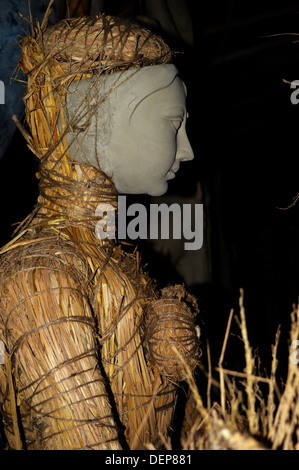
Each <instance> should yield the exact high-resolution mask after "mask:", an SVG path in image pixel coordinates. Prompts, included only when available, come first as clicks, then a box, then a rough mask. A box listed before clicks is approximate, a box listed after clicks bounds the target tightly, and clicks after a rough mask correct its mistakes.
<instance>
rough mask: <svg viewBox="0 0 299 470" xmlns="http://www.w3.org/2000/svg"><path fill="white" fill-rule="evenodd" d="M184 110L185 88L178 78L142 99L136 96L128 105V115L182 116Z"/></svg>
mask: <svg viewBox="0 0 299 470" xmlns="http://www.w3.org/2000/svg"><path fill="white" fill-rule="evenodd" d="M185 109H186V87H185V85H184V83H183V82H182V81H181V80H180V78H179V77H175V79H174V80H173V81H172V82H171V83H170V84H168V85H167V86H165V87H163V88H158V89H156V90H154V91H152V92H151V93H150V94H148V95H147V96H145V97H144V98H142V99H138V96H136V98H135V99H134V101H132V102H131V104H130V111H131V112H130V114H131V116H133V114H136V113H138V114H139V115H140V113H145V115H148V116H151V114H152V113H154V114H155V115H158V114H173V115H177V114H184V111H185Z"/></svg>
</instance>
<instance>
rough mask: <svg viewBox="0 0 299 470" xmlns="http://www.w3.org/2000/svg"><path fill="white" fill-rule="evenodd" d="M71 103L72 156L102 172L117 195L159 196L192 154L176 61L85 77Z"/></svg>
mask: <svg viewBox="0 0 299 470" xmlns="http://www.w3.org/2000/svg"><path fill="white" fill-rule="evenodd" d="M82 98H83V101H82ZM67 107H68V111H69V116H70V120H71V122H72V120H73V119H74V122H75V125H74V129H73V131H74V134H75V135H77V137H76V141H73V140H74V136H73V134H72V133H71V132H70V133H69V134H68V142H69V144H71V145H70V149H69V153H70V156H71V157H72V158H74V160H76V161H81V162H84V163H88V164H90V165H92V166H95V167H96V168H98V169H101V170H102V171H104V172H105V173H106V174H107V175H109V176H110V177H111V178H112V180H113V182H114V184H115V186H116V188H117V190H118V192H119V193H128V194H150V195H151V196H160V195H162V194H164V193H165V192H166V191H167V187H168V183H167V182H168V181H169V180H170V179H172V178H174V176H175V172H176V171H177V170H178V168H179V165H180V162H181V161H184V160H192V159H193V158H194V155H193V151H192V149H191V146H190V143H189V140H188V137H187V134H186V117H187V113H186V88H185V86H184V84H183V82H182V81H181V80H180V79H179V77H178V72H177V69H176V68H175V66H174V65H172V64H167V65H156V66H151V67H144V68H141V69H138V70H136V69H132V70H129V71H126V72H118V73H114V74H112V75H109V76H107V77H105V78H100V79H99V78H97V77H95V78H92V79H85V80H82V81H81V82H79V84H77V85H76V83H75V84H73V85H72V86H71V87H70V93H69V94H68V95H67ZM76 121H77V122H76ZM72 141H73V142H72Z"/></svg>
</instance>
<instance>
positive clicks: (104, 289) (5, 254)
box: [0, 10, 198, 450]
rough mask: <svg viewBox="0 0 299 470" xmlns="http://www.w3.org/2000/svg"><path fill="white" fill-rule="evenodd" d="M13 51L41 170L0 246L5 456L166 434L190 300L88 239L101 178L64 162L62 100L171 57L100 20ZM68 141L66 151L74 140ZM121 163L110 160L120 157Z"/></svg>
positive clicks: (36, 29)
mask: <svg viewBox="0 0 299 470" xmlns="http://www.w3.org/2000/svg"><path fill="white" fill-rule="evenodd" d="M48 14H49V10H48V11H47V13H46V15H45V20H44V21H43V23H42V24H41V25H40V26H39V25H38V26H32V34H31V35H30V36H28V37H25V38H24V39H22V41H21V48H22V54H21V59H20V63H19V65H20V68H21V69H22V71H23V72H24V74H25V76H26V80H27V89H26V96H25V98H24V102H25V110H26V126H25V127H26V128H25V127H23V126H22V125H21V124H20V123H17V124H18V126H19V128H20V129H21V131H22V133H23V135H24V136H25V138H26V140H27V143H28V146H29V148H30V149H31V150H32V152H33V153H34V154H35V155H36V156H37V157H38V159H39V160H40V169H39V172H38V174H37V177H38V179H39V186H40V195H39V197H38V202H37V205H36V207H35V209H34V210H33V212H32V213H31V214H30V215H29V216H28V217H27V218H26V219H25V221H23V222H22V223H21V224H20V225H19V226H18V229H17V231H16V233H15V234H14V238H13V239H12V240H11V241H10V242H9V243H8V244H7V245H6V246H5V247H4V248H3V249H2V250H1V252H0V253H1V258H0V339H1V341H3V343H4V345H5V351H6V353H5V364H3V365H1V370H0V391H1V395H0V399H1V404H2V408H1V410H2V411H1V413H2V417H3V423H4V429H5V434H6V437H7V441H8V447H9V448H12V449H28V450H34V449H41V450H54V449H71V450H75V449H100V450H106V449H110V450H121V449H144V448H146V444H147V443H148V442H151V443H153V444H154V445H155V446H156V447H157V448H159V447H161V436H162V441H163V438H167V435H168V432H169V427H170V425H171V419H172V415H173V410H174V403H175V398H176V393H177V386H178V383H179V382H180V381H181V380H183V379H184V378H185V377H186V374H187V373H192V372H193V371H194V369H195V367H196V365H197V363H198V335H197V334H196V332H197V330H196V327H195V315H196V313H197V307H196V302H195V300H194V299H193V297H191V296H189V295H188V294H187V293H186V292H185V290H184V288H183V287H181V286H174V287H166V288H164V289H162V291H159V290H158V289H157V288H156V287H155V285H154V282H152V280H151V279H150V278H149V277H148V276H147V275H146V274H145V273H144V271H143V269H142V267H141V265H140V260H139V255H138V253H137V252H134V253H133V254H132V253H130V252H128V250H127V251H125V250H124V249H123V248H122V245H121V244H120V243H118V242H115V241H114V240H112V239H108V238H106V239H104V240H99V239H98V238H97V237H96V235H95V228H96V224H97V222H98V221H99V216H96V214H95V212H96V208H97V206H98V205H99V204H100V203H108V204H111V205H112V206H113V207H115V208H117V196H118V192H117V190H116V187H115V185H114V183H113V181H112V180H111V178H110V177H108V176H107V175H106V174H105V173H104V172H103V171H101V169H98V168H95V167H93V166H91V165H88V164H86V163H82V162H78V161H75V160H74V159H73V158H71V157H70V155H69V143H68V139H67V137H66V136H67V133H69V132H70V129H71V130H72V132H73V133H74V139H75V138H76V132H78V130H76V126H75V125H74V122H70V119H69V115H68V109H67V106H66V97H67V93H68V89H69V87H70V86H71V85H72V86H74V84H75V85H76V83H79V82H81V81H84V80H85V79H87V78H91V77H95V76H98V77H99V79H100V77H101V76H106V75H111V74H113V73H116V72H122V71H127V70H130V69H132V70H133V69H134V70H136V71H137V73H138V70H139V69H140V68H142V67H144V66H152V65H159V64H164V63H169V62H170V61H171V56H172V54H171V52H170V50H169V48H168V47H167V46H166V45H165V43H164V42H163V41H162V39H160V38H159V37H157V36H155V35H154V34H152V33H150V32H149V31H147V30H146V29H143V28H141V27H139V26H135V25H132V24H130V23H128V22H127V21H126V20H123V19H120V18H113V17H110V16H105V15H104V14H101V15H99V16H97V17H95V18H87V17H84V18H76V19H69V20H63V21H61V22H60V23H58V24H57V25H56V26H52V27H49V28H47V17H48ZM78 145H79V143H78ZM120 158H121V155H120Z"/></svg>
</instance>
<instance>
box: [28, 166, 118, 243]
mask: <svg viewBox="0 0 299 470" xmlns="http://www.w3.org/2000/svg"><path fill="white" fill-rule="evenodd" d="M39 179H40V196H39V198H38V212H37V217H36V219H35V220H36V222H35V223H34V225H35V224H38V225H39V226H41V227H42V228H54V229H55V230H59V231H60V232H61V231H62V232H64V233H66V234H67V233H69V232H70V231H74V230H75V231H76V232H78V230H80V231H82V230H83V231H86V230H87V231H89V232H92V236H94V238H95V242H97V243H98V244H103V243H105V244H107V239H105V240H104V241H102V240H99V239H97V238H96V235H95V228H96V224H97V222H98V221H99V216H96V215H95V211H96V208H97V206H98V205H99V204H102V203H106V204H111V205H112V206H113V207H114V208H115V209H117V190H116V188H115V186H114V184H113V182H112V181H111V179H110V178H108V177H107V176H106V175H105V174H104V173H103V172H101V171H99V170H96V169H95V168H93V167H91V166H85V165H82V164H78V163H70V162H68V161H64V162H60V163H59V164H55V165H54V166H52V167H50V168H47V167H46V166H44V167H42V168H41V171H40V173H39Z"/></svg>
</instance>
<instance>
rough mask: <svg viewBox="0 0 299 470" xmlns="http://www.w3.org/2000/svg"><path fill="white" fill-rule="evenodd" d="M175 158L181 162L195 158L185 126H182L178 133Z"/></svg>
mask: <svg viewBox="0 0 299 470" xmlns="http://www.w3.org/2000/svg"><path fill="white" fill-rule="evenodd" d="M175 159H176V160H177V161H180V162H183V161H188V160H193V159H194V153H193V150H192V147H191V144H190V142H189V139H188V136H187V133H186V128H185V126H182V127H181V128H180V129H179V131H178V133H177V152H176V158H175Z"/></svg>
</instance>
